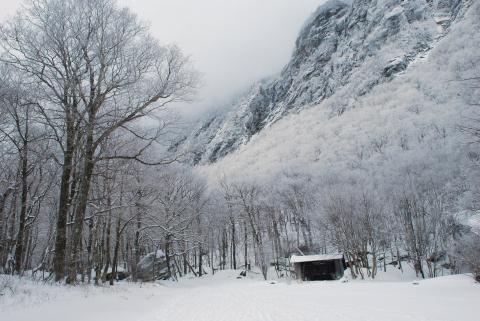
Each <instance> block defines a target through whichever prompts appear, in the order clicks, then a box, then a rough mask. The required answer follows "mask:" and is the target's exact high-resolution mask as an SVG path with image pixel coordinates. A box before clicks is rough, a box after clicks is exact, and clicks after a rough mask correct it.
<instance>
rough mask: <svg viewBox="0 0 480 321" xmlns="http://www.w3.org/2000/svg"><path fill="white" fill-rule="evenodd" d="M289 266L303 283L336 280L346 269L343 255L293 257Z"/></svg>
mask: <svg viewBox="0 0 480 321" xmlns="http://www.w3.org/2000/svg"><path fill="white" fill-rule="evenodd" d="M290 264H291V265H292V266H293V269H294V271H295V275H296V277H297V279H301V280H303V281H320V280H338V279H340V278H342V277H343V273H344V271H345V268H346V264H345V258H344V257H343V254H319V255H302V256H300V255H293V256H292V257H291V258H290Z"/></svg>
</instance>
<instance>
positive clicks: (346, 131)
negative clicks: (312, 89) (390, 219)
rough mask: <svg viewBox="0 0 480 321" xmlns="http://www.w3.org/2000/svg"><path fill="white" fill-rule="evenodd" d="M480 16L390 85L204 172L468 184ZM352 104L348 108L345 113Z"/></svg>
mask: <svg viewBox="0 0 480 321" xmlns="http://www.w3.org/2000/svg"><path fill="white" fill-rule="evenodd" d="M396 10H400V9H396ZM479 16H480V6H479V4H478V3H475V4H473V5H472V6H471V7H470V9H469V10H468V11H467V12H466V14H465V16H464V17H462V19H460V20H459V21H457V22H456V23H455V24H453V25H452V26H451V27H450V30H449V32H448V34H447V35H445V36H444V37H442V38H440V39H438V40H437V43H436V44H435V47H434V48H433V49H431V51H429V52H428V55H425V56H418V57H416V58H415V59H414V60H412V61H411V63H410V65H409V67H408V69H407V70H405V71H403V72H400V73H398V74H396V75H395V76H393V77H392V79H391V80H390V81H384V82H382V83H379V84H378V85H376V86H375V87H373V88H371V90H370V91H369V92H368V93H365V94H364V95H355V94H354V93H355V91H356V90H358V89H359V88H360V87H361V86H358V83H357V82H355V81H354V82H350V83H348V84H347V85H345V86H344V87H342V88H341V89H339V90H337V91H336V92H335V93H334V94H333V95H331V96H330V97H329V98H327V99H325V100H324V101H322V103H320V104H317V105H315V106H313V107H311V108H308V109H304V110H302V111H301V112H299V113H295V114H290V115H288V116H286V117H284V118H283V119H281V120H280V121H278V122H276V123H275V124H274V125H273V126H270V127H269V128H266V129H264V130H262V131H261V132H260V133H258V134H257V135H255V136H253V137H252V139H251V141H250V142H249V143H248V144H246V145H243V146H241V147H240V148H239V150H238V151H237V152H235V153H232V154H230V155H228V156H226V157H225V158H224V159H222V160H220V161H218V162H217V163H216V164H213V165H209V166H204V167H203V168H202V170H203V172H204V173H206V174H207V175H208V176H209V177H213V178H214V177H219V176H221V175H223V174H225V175H226V176H228V177H241V178H242V179H245V178H247V179H248V178H252V179H253V178H255V179H256V180H257V181H271V180H272V179H278V177H283V176H285V174H287V175H286V176H288V173H296V174H305V175H309V176H315V177H323V178H327V177H335V178H342V177H343V178H345V179H346V180H349V181H350V180H352V179H353V180H354V181H361V182H363V183H362V184H364V183H365V182H368V183H371V184H374V185H375V184H379V182H380V181H381V182H382V183H381V184H385V185H391V184H390V183H395V182H398V181H399V180H402V179H403V178H405V175H406V174H407V173H412V174H416V175H418V176H424V177H428V176H432V177H433V176H435V177H437V178H438V179H439V180H442V179H443V178H444V176H448V177H449V179H457V180H459V181H461V180H463V179H464V177H463V176H464V175H468V172H465V171H463V169H466V168H468V162H469V161H468V160H467V159H466V155H467V151H466V149H468V145H467V144H466V142H467V141H468V139H467V138H465V136H464V135H462V134H461V133H459V132H458V131H457V129H458V128H457V127H458V125H460V124H462V123H465V122H466V121H467V119H468V118H469V116H471V115H472V108H473V106H471V104H470V103H469V101H471V100H472V99H474V98H473V97H474V96H475V95H476V94H478V89H472V86H470V85H469V84H468V83H466V82H464V81H461V80H462V79H466V78H469V77H472V76H474V75H479V74H480V67H479V66H480V63H479V62H480V52H479V51H480V49H479V48H480V36H479V35H480V22H479V19H478V17H479ZM375 59H378V57H377V58H375ZM375 59H374V60H375ZM372 74H375V73H374V72H373V71H369V72H367V71H364V72H363V73H358V74H357V76H360V75H364V76H365V77H367V76H368V77H370V78H371V75H372ZM368 77H367V78H368ZM367 78H366V79H367ZM476 90H477V92H476ZM345 104H347V105H348V108H343V107H341V106H345ZM339 108H340V109H342V112H341V113H340V112H338V111H339ZM433 174H435V175H433Z"/></svg>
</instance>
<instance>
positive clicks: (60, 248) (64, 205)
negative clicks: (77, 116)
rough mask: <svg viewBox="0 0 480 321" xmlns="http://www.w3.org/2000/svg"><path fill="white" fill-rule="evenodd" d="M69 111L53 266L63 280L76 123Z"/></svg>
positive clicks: (56, 278)
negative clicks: (74, 123)
mask: <svg viewBox="0 0 480 321" xmlns="http://www.w3.org/2000/svg"><path fill="white" fill-rule="evenodd" d="M70 117H71V116H69V115H68V113H67V123H66V124H67V135H66V148H65V153H64V157H63V166H62V178H61V182H60V197H59V204H58V214H57V229H56V237H55V256H54V258H53V266H54V268H53V269H54V272H55V281H56V282H58V281H61V280H63V278H64V277H65V257H66V244H67V218H68V209H69V207H70V204H69V187H70V175H71V172H72V165H73V153H74V140H75V138H74V137H75V134H74V125H73V121H72V120H71V119H70Z"/></svg>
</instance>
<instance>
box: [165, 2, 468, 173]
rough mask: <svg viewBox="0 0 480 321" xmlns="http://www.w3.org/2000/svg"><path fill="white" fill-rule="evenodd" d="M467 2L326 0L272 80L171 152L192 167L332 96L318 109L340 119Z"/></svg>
mask: <svg viewBox="0 0 480 321" xmlns="http://www.w3.org/2000/svg"><path fill="white" fill-rule="evenodd" d="M469 3H470V1H468V0H463V1H462V0H435V1H427V0H415V1H396V0H380V1H365V0H355V1H340V0H332V1H329V2H327V3H325V4H324V5H322V6H321V7H320V8H319V9H318V10H317V11H316V12H315V13H314V14H313V15H312V16H311V17H310V19H309V20H308V21H307V22H306V23H305V26H304V27H303V29H302V31H301V32H300V35H299V37H298V39H297V41H296V48H295V51H294V52H293V54H292V58H291V61H290V62H289V64H288V65H287V66H286V67H285V68H284V69H283V70H282V72H281V73H280V75H279V76H277V77H275V78H273V79H269V80H265V81H263V82H260V83H258V84H256V85H255V86H253V87H252V89H251V90H250V91H249V92H248V93H247V94H245V95H244V96H243V97H242V98H241V99H239V100H238V101H237V102H236V103H234V104H233V106H232V107H231V108H229V109H228V110H229V111H228V112H226V113H220V114H218V115H217V116H215V117H212V118H210V119H208V120H207V121H205V122H203V123H202V124H201V125H199V126H197V127H196V128H194V129H193V131H192V133H191V134H190V135H187V136H186V137H184V138H182V139H181V140H180V141H179V142H178V143H177V145H175V146H174V147H173V149H177V150H181V151H190V152H192V158H191V159H192V162H193V163H194V164H206V163H212V162H215V161H217V160H219V159H220V158H222V157H224V156H225V155H227V154H229V153H231V152H232V151H234V150H236V149H238V148H239V147H240V146H242V145H244V144H246V143H247V142H248V141H250V139H251V138H252V136H254V135H255V134H257V133H259V132H262V130H263V129H265V128H268V127H269V126H270V125H271V124H273V123H275V122H276V121H278V120H279V119H282V118H283V117H284V116H285V115H287V114H289V113H296V112H299V111H301V110H305V109H307V108H308V106H311V105H317V104H319V103H321V102H322V101H324V100H325V99H327V98H329V97H332V96H333V95H334V96H336V98H337V101H336V103H335V104H330V105H329V106H328V107H330V108H324V109H322V111H323V112H324V113H326V115H328V116H332V115H339V114H343V113H344V112H345V111H348V110H350V109H352V108H354V107H356V105H357V99H359V97H363V96H365V95H367V94H369V93H370V92H371V91H372V90H373V89H374V88H375V87H376V86H378V85H380V84H383V83H387V82H389V81H390V80H391V79H392V78H393V77H394V76H395V75H396V74H398V73H401V72H404V71H405V70H407V71H409V69H410V65H411V64H412V63H414V62H416V61H417V60H418V59H421V57H425V56H426V55H427V54H428V52H429V51H430V50H431V49H432V48H434V47H435V46H436V45H437V42H438V40H439V39H440V38H441V37H443V36H444V35H445V34H447V33H448V31H449V27H450V26H451V25H452V24H454V23H455V21H456V20H461V17H462V16H463V14H464V12H465V11H466V8H467V7H468V5H469ZM325 107H327V106H325Z"/></svg>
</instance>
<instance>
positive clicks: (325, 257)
mask: <svg viewBox="0 0 480 321" xmlns="http://www.w3.org/2000/svg"><path fill="white" fill-rule="evenodd" d="M341 259H343V255H342V254H317V255H293V256H292V258H291V259H290V263H302V262H313V261H331V260H341Z"/></svg>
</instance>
